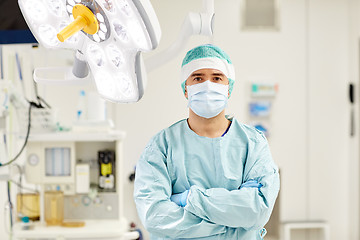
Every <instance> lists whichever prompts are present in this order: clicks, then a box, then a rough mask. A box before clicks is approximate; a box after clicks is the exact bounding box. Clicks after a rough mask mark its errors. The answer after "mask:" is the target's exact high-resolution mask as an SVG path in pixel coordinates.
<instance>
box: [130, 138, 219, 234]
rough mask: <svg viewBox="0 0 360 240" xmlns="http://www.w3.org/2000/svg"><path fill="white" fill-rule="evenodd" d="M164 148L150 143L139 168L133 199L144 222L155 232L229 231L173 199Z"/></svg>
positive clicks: (213, 232)
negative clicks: (179, 204) (181, 205)
mask: <svg viewBox="0 0 360 240" xmlns="http://www.w3.org/2000/svg"><path fill="white" fill-rule="evenodd" d="M165 159H166V157H165V155H164V150H161V149H159V146H157V144H154V143H152V144H149V145H148V147H147V148H146V149H145V152H144V153H143V155H142V157H141V159H140V160H139V162H138V164H137V167H136V177H135V189H134V198H135V203H136V207H137V210H138V213H139V216H140V219H141V221H142V223H143V224H144V226H145V228H146V229H147V230H148V231H149V232H150V233H152V234H155V235H157V236H159V237H168V238H200V237H205V236H212V235H217V234H221V233H224V232H226V227H225V226H221V225H218V224H215V223H212V222H210V221H207V220H205V219H202V218H200V217H197V216H195V215H194V214H193V213H191V212H189V211H185V210H184V208H183V207H180V206H178V205H177V204H176V203H174V202H172V201H171V200H170V197H171V194H172V187H171V180H170V177H169V175H168V172H167V168H166V164H165Z"/></svg>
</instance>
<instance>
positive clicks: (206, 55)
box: [181, 44, 235, 95]
mask: <svg viewBox="0 0 360 240" xmlns="http://www.w3.org/2000/svg"><path fill="white" fill-rule="evenodd" d="M205 68H211V69H216V70H219V71H221V72H222V73H223V74H224V75H225V76H226V77H227V78H228V79H229V94H230V95H231V92H232V90H233V87H234V80H235V69H234V66H233V64H232V62H231V60H230V58H229V56H228V55H227V54H226V53H225V52H224V51H223V50H221V49H220V48H219V47H217V46H214V45H211V44H206V45H200V46H198V47H195V48H193V49H191V50H190V51H188V52H187V54H186V56H185V58H184V60H183V62H182V66H181V87H182V89H183V91H184V93H185V83H186V80H187V79H188V78H189V76H190V75H191V74H192V73H193V72H195V71H197V70H199V69H205Z"/></svg>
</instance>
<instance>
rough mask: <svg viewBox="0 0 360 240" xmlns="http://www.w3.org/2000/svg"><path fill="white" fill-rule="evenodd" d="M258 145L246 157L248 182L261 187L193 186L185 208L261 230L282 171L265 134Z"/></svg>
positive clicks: (222, 221)
mask: <svg viewBox="0 0 360 240" xmlns="http://www.w3.org/2000/svg"><path fill="white" fill-rule="evenodd" d="M260 137H261V139H260V140H261V141H258V142H256V143H255V144H254V146H253V148H252V151H251V153H250V155H248V158H247V160H246V164H245V169H244V182H245V183H246V182H248V181H256V182H258V183H259V184H261V185H259V186H261V187H260V188H258V187H241V186H240V189H236V190H233V191H228V190H227V189H224V188H211V189H203V188H200V187H197V186H191V188H190V193H189V196H188V199H187V205H186V207H185V210H186V211H188V212H190V213H193V214H195V215H196V216H198V217H200V218H202V219H204V220H206V221H209V222H213V223H216V224H219V225H224V226H228V227H233V228H238V227H241V228H245V229H260V228H262V227H263V226H264V225H265V224H266V222H267V221H268V220H269V218H270V215H271V212H272V209H273V206H274V204H275V200H276V198H277V195H278V191H279V187H280V183H279V174H278V169H277V167H276V165H275V164H274V162H273V160H272V157H271V153H270V150H269V147H268V144H267V141H266V139H265V138H264V137H262V136H260Z"/></svg>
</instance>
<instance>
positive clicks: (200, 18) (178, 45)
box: [145, 0, 215, 72]
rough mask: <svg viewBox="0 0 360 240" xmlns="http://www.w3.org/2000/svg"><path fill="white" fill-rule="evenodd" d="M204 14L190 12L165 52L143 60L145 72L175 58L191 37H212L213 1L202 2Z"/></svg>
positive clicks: (204, 0) (205, 0)
mask: <svg viewBox="0 0 360 240" xmlns="http://www.w3.org/2000/svg"><path fill="white" fill-rule="evenodd" d="M203 9H204V11H205V12H204V13H194V12H190V13H188V14H187V16H186V18H185V20H184V22H183V24H182V26H181V29H180V33H179V36H178V38H177V39H176V40H175V42H174V43H172V44H171V45H170V47H168V48H167V49H166V50H164V51H162V52H160V53H159V54H156V55H155V56H151V57H149V58H147V59H146V60H145V66H146V70H147V72H151V71H153V70H155V69H156V68H158V67H160V66H162V65H164V64H166V63H167V62H169V61H170V60H172V59H173V58H174V57H176V56H177V55H178V54H179V53H180V52H181V51H182V50H183V48H184V47H185V46H186V43H187V42H188V40H189V38H190V37H191V36H192V35H205V36H212V35H213V29H214V16H215V14H214V0H203Z"/></svg>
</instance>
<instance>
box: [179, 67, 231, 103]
mask: <svg viewBox="0 0 360 240" xmlns="http://www.w3.org/2000/svg"><path fill="white" fill-rule="evenodd" d="M207 80H209V81H211V82H213V83H219V84H224V85H229V79H228V78H227V77H226V76H225V75H224V74H223V73H222V72H221V71H219V70H216V69H212V68H204V69H199V70H197V71H195V72H193V73H192V74H191V75H190V77H188V79H186V83H185V86H191V85H195V84H198V83H203V82H205V81H207ZM185 97H186V98H188V93H187V89H186V87H185Z"/></svg>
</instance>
